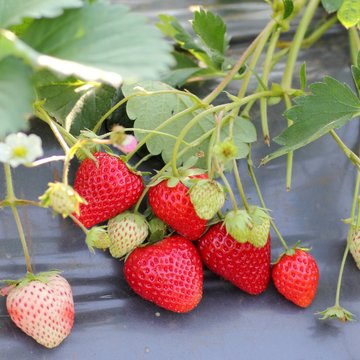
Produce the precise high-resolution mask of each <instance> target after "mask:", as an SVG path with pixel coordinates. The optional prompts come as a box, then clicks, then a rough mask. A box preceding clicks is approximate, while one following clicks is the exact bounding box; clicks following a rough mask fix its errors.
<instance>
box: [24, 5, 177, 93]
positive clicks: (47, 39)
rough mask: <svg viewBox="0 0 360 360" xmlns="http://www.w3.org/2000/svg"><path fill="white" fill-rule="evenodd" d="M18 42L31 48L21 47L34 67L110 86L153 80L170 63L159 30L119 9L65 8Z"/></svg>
mask: <svg viewBox="0 0 360 360" xmlns="http://www.w3.org/2000/svg"><path fill="white" fill-rule="evenodd" d="M44 34H45V35H46V36H44ZM22 40H23V41H24V42H25V43H26V44H28V45H29V46H31V47H32V48H33V49H35V50H36V52H35V51H33V49H31V48H27V49H24V52H25V53H26V55H27V56H28V58H29V59H30V60H31V63H32V64H33V65H34V66H39V67H47V68H50V69H52V70H53V71H57V72H58V73H61V74H64V75H67V76H68V75H75V76H77V77H80V78H81V79H84V80H88V81H102V82H106V83H108V84H110V85H113V86H115V87H117V86H119V85H120V84H121V82H122V81H123V80H126V81H135V80H136V79H140V78H142V79H143V78H154V77H157V76H158V75H159V74H160V73H161V72H163V71H164V70H166V68H167V67H168V65H170V64H171V62H172V58H171V56H170V53H169V52H170V49H171V47H170V45H169V44H168V43H167V42H166V41H165V40H164V39H162V38H161V34H160V33H159V31H158V30H157V29H156V28H155V27H152V26H151V25H148V24H147V23H146V19H145V18H144V17H142V16H140V15H136V14H133V13H130V12H129V11H128V8H127V7H125V6H121V5H107V4H105V3H94V4H92V5H89V4H87V5H85V6H84V7H83V8H81V9H75V10H66V11H65V12H64V14H63V15H61V16H59V17H57V18H55V19H41V20H39V21H35V22H33V23H32V24H31V25H30V26H29V27H28V28H27V30H26V31H25V33H24V34H23V36H22ZM144 54H146V56H144ZM44 55H46V56H44Z"/></svg>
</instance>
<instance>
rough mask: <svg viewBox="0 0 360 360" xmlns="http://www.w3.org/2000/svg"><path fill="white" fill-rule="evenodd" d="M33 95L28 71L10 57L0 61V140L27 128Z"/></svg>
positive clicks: (24, 66)
mask: <svg viewBox="0 0 360 360" xmlns="http://www.w3.org/2000/svg"><path fill="white" fill-rule="evenodd" d="M34 95H35V94H34V92H33V88H32V83H31V71H30V69H29V68H28V67H27V66H26V65H24V64H23V63H22V62H20V61H19V60H17V59H14V58H11V57H9V58H7V59H4V60H2V61H0V119H1V120H0V121H1V126H0V138H3V137H4V136H5V135H7V134H8V133H12V132H16V131H19V130H23V129H26V128H27V123H26V122H25V120H26V119H27V118H28V117H29V115H31V112H32V101H33V99H34Z"/></svg>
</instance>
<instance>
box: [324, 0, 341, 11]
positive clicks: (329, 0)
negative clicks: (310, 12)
mask: <svg viewBox="0 0 360 360" xmlns="http://www.w3.org/2000/svg"><path fill="white" fill-rule="evenodd" d="M321 3H322V5H323V7H324V9H325V10H326V11H327V12H328V13H329V14H331V13H333V12H335V11H337V10H339V9H340V6H341V4H342V3H343V0H321Z"/></svg>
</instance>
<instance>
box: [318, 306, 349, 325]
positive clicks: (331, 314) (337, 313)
mask: <svg viewBox="0 0 360 360" xmlns="http://www.w3.org/2000/svg"><path fill="white" fill-rule="evenodd" d="M316 315H322V316H321V317H320V318H319V319H320V320H326V319H338V320H339V321H341V322H347V321H354V319H353V317H354V316H355V315H354V314H352V313H351V312H350V311H348V310H346V309H345V308H343V307H342V306H339V305H334V306H331V307H328V308H327V309H325V310H324V311H320V312H318V313H316Z"/></svg>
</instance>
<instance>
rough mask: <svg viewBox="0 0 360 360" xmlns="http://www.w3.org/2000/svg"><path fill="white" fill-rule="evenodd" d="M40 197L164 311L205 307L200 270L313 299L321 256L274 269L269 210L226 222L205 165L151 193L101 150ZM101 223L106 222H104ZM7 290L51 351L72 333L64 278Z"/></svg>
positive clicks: (31, 279) (12, 284) (232, 215)
mask: <svg viewBox="0 0 360 360" xmlns="http://www.w3.org/2000/svg"><path fill="white" fill-rule="evenodd" d="M147 191H148V203H149V205H150V207H151V209H152V214H151V215H150V216H148V217H145V216H144V215H142V214H140V213H139V212H138V211H137V209H138V205H139V204H140V203H141V202H142V199H143V198H144V196H145V194H146V193H147ZM41 201H42V204H43V206H51V207H52V208H53V210H54V211H55V212H57V213H60V214H62V215H63V216H64V217H65V216H71V217H72V218H73V220H74V221H75V222H77V223H78V225H80V227H82V228H83V230H84V231H85V232H86V243H87V245H88V246H89V248H90V249H93V248H99V249H103V250H105V249H109V251H110V254H111V255H112V256H113V257H115V258H124V257H125V265H124V276H125V279H126V281H127V282H128V284H129V286H130V287H131V288H132V289H133V290H134V291H135V292H136V293H137V294H139V295H140V296H141V297H142V298H144V299H146V300H149V301H152V302H154V303H155V304H157V305H158V306H161V307H163V308H165V309H167V310H170V311H174V312H178V313H185V312H189V311H191V310H192V309H194V308H195V307H196V306H197V305H198V304H199V302H200V300H201V298H202V289H203V264H205V265H206V266H207V267H208V268H209V269H210V270H211V271H213V272H214V273H216V274H218V275H219V276H221V277H223V278H224V279H226V280H228V281H230V282H231V283H232V284H234V285H235V286H237V287H238V288H240V289H241V290H243V291H245V292H246V293H248V294H251V295H258V294H260V293H262V292H263V291H264V290H265V289H266V288H267V286H268V284H269V281H270V278H271V275H272V279H273V281H274V284H275V286H276V288H277V289H278V291H279V292H280V293H281V294H283V295H284V296H285V297H286V298H287V299H289V300H290V301H292V302H293V303H295V304H296V305H298V306H301V307H307V306H309V305H310V304H311V302H312V300H313V298H314V296H315V293H316V288H317V283H318V279H319V272H318V267H317V265H316V262H315V260H314V259H313V258H312V257H311V256H310V255H309V254H308V253H307V252H306V251H304V250H303V249H300V248H295V249H291V250H288V251H287V252H286V253H285V254H283V255H282V256H281V257H280V259H279V260H278V262H277V263H276V264H275V265H274V266H273V268H272V271H271V264H270V260H271V253H270V235H269V233H270V219H269V217H268V215H267V214H266V212H265V211H264V210H263V209H260V208H257V207H255V206H252V207H250V208H249V209H246V210H245V209H240V210H239V209H234V210H232V211H229V212H227V213H226V215H225V216H223V215H222V214H221V212H220V210H221V208H222V207H223V205H224V202H225V193H224V190H223V188H222V186H220V184H219V183H217V182H216V181H214V180H212V179H209V178H208V176H207V175H206V174H205V173H204V172H202V171H200V170H199V169H191V168H190V169H185V170H183V171H181V176H180V177H178V178H174V177H172V176H170V177H169V176H163V177H158V178H157V180H156V181H152V182H151V185H148V186H146V187H145V185H144V182H143V179H142V177H141V175H140V174H139V173H136V172H134V171H133V170H131V169H130V168H129V167H128V166H127V165H126V164H125V163H124V161H123V160H121V159H120V158H119V157H117V156H113V155H110V154H107V153H104V152H96V153H94V154H93V158H92V159H91V158H87V159H85V160H83V161H82V163H81V164H80V166H79V168H78V170H77V173H76V177H75V182H74V186H73V187H71V186H70V185H68V184H64V183H50V184H49V189H48V190H47V192H46V193H45V194H44V195H43V196H42V197H41ZM135 204H136V206H135V208H134V210H133V211H130V210H129V209H130V208H132V207H133V206H134V205H135ZM105 221H108V224H107V226H101V225H100V226H99V225H98V224H101V223H103V222H105ZM169 231H173V233H170V234H169ZM166 235H167V237H166ZM1 294H2V295H4V296H7V301H6V305H7V309H8V312H9V315H10V317H11V319H12V320H13V321H14V323H15V324H16V325H17V326H18V327H19V328H20V329H22V330H23V331H24V332H25V333H26V334H28V335H29V336H31V337H32V338H34V339H35V340H36V341H37V342H39V343H40V344H42V345H44V346H46V347H48V348H53V347H56V346H58V345H59V344H60V343H61V342H62V341H63V340H64V339H65V338H66V337H67V336H68V335H69V334H70V332H71V329H72V326H73V322H74V302H73V298H72V292H71V288H70V285H69V283H68V282H67V281H66V280H65V279H64V278H63V277H61V276H60V275H59V274H58V273H56V272H51V271H50V272H47V273H40V274H37V275H34V274H32V273H31V272H28V274H27V275H26V276H25V277H24V278H23V279H20V280H18V281H9V284H8V286H7V287H5V288H3V289H2V290H1Z"/></svg>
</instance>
